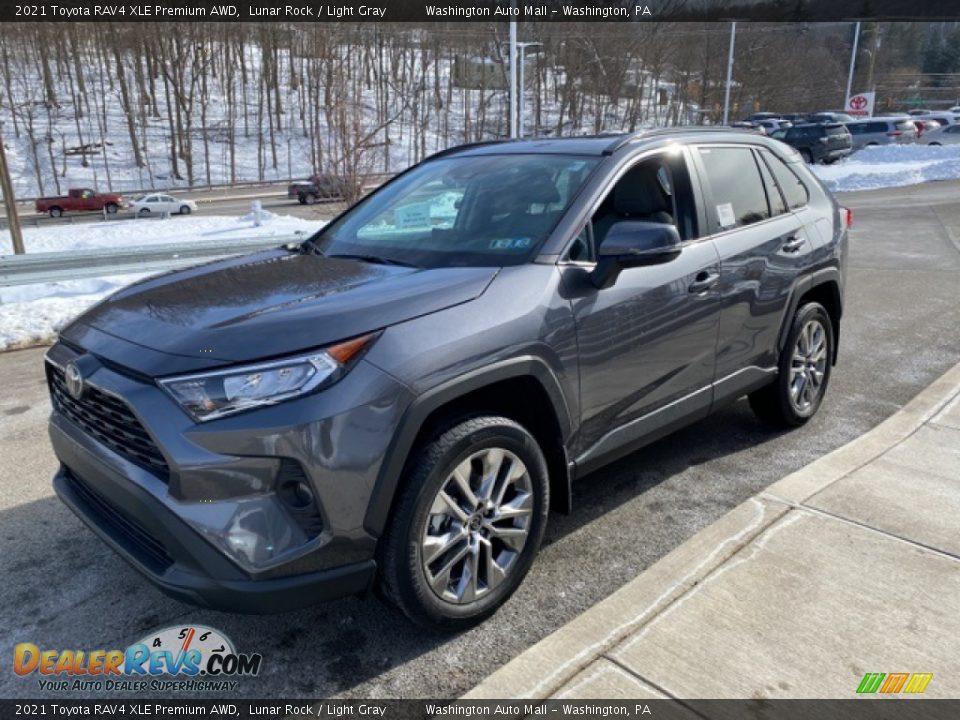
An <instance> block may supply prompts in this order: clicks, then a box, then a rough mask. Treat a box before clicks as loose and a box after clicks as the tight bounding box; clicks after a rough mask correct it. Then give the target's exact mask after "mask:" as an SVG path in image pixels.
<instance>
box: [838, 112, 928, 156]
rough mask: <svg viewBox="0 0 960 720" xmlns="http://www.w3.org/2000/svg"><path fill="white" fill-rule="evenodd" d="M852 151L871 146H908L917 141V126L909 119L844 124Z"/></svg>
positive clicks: (883, 118)
mask: <svg viewBox="0 0 960 720" xmlns="http://www.w3.org/2000/svg"><path fill="white" fill-rule="evenodd" d="M846 127H847V130H848V131H849V132H850V137H851V138H852V140H853V149H854V151H857V150H860V149H862V148H865V147H867V146H872V145H908V144H912V143H915V142H916V141H917V126H916V124H915V123H914V122H913V120H910V119H904V118H885V117H879V118H871V119H869V120H854V121H852V122H848V123H846Z"/></svg>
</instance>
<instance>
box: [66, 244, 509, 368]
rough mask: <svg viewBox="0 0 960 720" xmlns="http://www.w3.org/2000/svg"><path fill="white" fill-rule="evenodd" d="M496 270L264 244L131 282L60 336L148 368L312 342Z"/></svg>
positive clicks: (463, 287)
mask: <svg viewBox="0 0 960 720" xmlns="http://www.w3.org/2000/svg"><path fill="white" fill-rule="evenodd" d="M496 273H497V268H481V267H470V268H437V269H432V270H417V269H414V268H406V267H397V266H390V265H378V264H372V263H367V262H362V261H357V260H349V259H338V258H326V257H322V256H318V255H305V254H300V253H299V252H297V253H291V252H287V251H284V250H271V251H268V252H262V253H257V254H255V255H247V256H243V257H237V258H230V259H227V260H220V261H216V262H213V263H208V264H205V265H199V266H195V267H192V268H189V269H187V270H182V271H177V272H171V273H167V274H164V275H160V276H156V277H153V278H149V279H146V280H143V281H141V282H138V283H135V284H134V285H131V286H129V287H127V288H124V289H123V290H120V291H119V292H117V293H115V294H114V295H111V296H110V297H109V298H107V299H106V300H104V301H103V302H101V303H100V304H98V305H96V306H94V307H93V308H91V309H90V310H88V311H87V312H86V313H84V314H83V315H81V316H80V317H78V318H77V319H76V320H75V321H74V322H73V323H72V324H71V325H70V326H68V327H67V328H65V329H64V330H63V332H62V333H61V336H62V337H63V338H64V339H65V340H67V341H68V342H73V343H74V344H76V345H79V346H80V347H82V348H83V349H85V350H88V351H90V352H93V353H94V354H98V355H100V356H101V357H105V358H106V359H108V360H114V361H115V362H117V363H119V364H121V365H124V366H126V367H130V368H131V369H134V370H138V371H141V372H144V373H147V374H150V375H158V374H165V373H166V372H171V371H173V372H179V371H183V370H187V369H191V370H192V369H198V368H202V367H212V366H216V365H223V364H229V363H235V362H244V361H249V360H257V359H261V358H266V357H272V356H278V355H285V354H289V353H295V352H299V351H301V350H308V349H312V348H316V347H321V346H324V345H328V344H331V343H336V342H338V341H341V340H346V339H349V338H351V337H355V336H357V335H362V334H364V333H368V332H371V331H374V330H379V329H381V328H385V327H387V326H389V325H393V324H396V323H398V322H402V321H404V320H409V319H411V318H414V317H418V316H421V315H426V314H429V313H433V312H437V311H439V310H443V309H444V308H448V307H451V306H453V305H458V304H461V303H465V302H468V301H470V300H473V299H474V298H476V297H478V296H479V295H480V294H482V293H483V291H484V290H485V289H486V287H487V286H488V285H489V284H490V281H491V280H492V279H493V277H494V276H495V275H496ZM135 348H142V349H145V350H148V352H143V353H137V352H135ZM164 358H166V360H164ZM174 358H175V359H174Z"/></svg>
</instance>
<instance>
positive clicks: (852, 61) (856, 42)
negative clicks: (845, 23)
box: [843, 21, 860, 108]
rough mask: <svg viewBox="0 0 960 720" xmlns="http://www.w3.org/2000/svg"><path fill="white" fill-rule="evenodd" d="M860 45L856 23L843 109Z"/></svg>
mask: <svg viewBox="0 0 960 720" xmlns="http://www.w3.org/2000/svg"><path fill="white" fill-rule="evenodd" d="M859 44H860V23H859V21H858V22H857V26H856V29H855V30H854V31H853V50H852V51H851V52H850V72H849V74H848V75H847V96H846V97H845V98H844V99H843V107H844V108H846V107H847V103H849V102H850V93H851V91H852V90H853V69H854V68H855V67H856V66H857V45H859Z"/></svg>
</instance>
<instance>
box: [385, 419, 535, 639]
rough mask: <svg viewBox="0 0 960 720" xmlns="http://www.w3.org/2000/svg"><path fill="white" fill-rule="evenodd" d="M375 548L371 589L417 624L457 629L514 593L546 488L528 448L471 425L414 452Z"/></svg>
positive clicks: (498, 429)
mask: <svg viewBox="0 0 960 720" xmlns="http://www.w3.org/2000/svg"><path fill="white" fill-rule="evenodd" d="M409 473H410V474H409V481H408V482H407V484H406V486H405V487H404V489H403V490H402V491H401V494H400V496H399V498H398V501H397V506H396V508H395V509H394V512H393V516H392V520H391V523H390V527H389V529H388V531H387V533H386V535H385V537H384V539H383V541H382V546H381V556H380V567H381V568H382V577H381V579H380V589H381V591H382V592H383V594H384V595H385V596H386V597H387V599H388V600H390V601H391V602H392V603H394V604H395V605H397V606H398V607H399V608H400V609H401V610H402V611H403V612H404V613H405V614H406V615H407V616H408V617H409V618H410V619H411V620H413V621H414V622H416V623H418V624H421V625H428V626H438V625H439V626H445V627H448V628H454V629H455V628H463V627H468V626H470V625H473V624H475V623H478V622H480V621H481V620H483V619H485V618H487V617H489V616H490V615H492V614H493V613H494V612H495V611H496V610H497V608H498V607H500V605H502V604H503V603H504V602H505V601H506V600H507V598H509V597H510V595H511V594H512V593H513V592H514V591H515V590H516V589H517V587H519V585H520V583H521V582H522V580H523V578H524V576H525V575H526V574H527V571H528V570H529V569H530V565H531V564H532V563H533V560H534V557H535V556H536V554H537V551H538V550H539V547H540V541H541V540H542V538H543V533H544V529H545V528H546V522H547V510H548V506H549V480H548V476H547V467H546V461H545V460H544V457H543V453H542V452H541V450H540V448H539V446H538V445H537V442H536V440H534V438H533V436H532V435H530V433H528V432H527V431H526V430H525V429H524V428H523V427H521V426H520V425H518V424H517V423H515V422H514V421H512V420H510V419H508V418H504V417H478V418H473V419H471V420H467V421H465V422H463V423H460V424H459V425H456V426H454V427H452V428H450V429H449V430H447V431H446V432H444V433H443V434H441V435H440V436H439V437H438V438H436V439H435V440H433V441H432V442H430V443H429V444H427V445H426V446H424V447H423V448H422V449H421V450H420V451H419V452H418V453H417V455H416V457H415V458H414V460H413V462H412V463H411V465H410V467H409Z"/></svg>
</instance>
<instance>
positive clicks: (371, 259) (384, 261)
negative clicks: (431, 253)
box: [326, 253, 423, 270]
mask: <svg viewBox="0 0 960 720" xmlns="http://www.w3.org/2000/svg"><path fill="white" fill-rule="evenodd" d="M326 257H329V258H346V259H348V260H361V261H363V262H368V263H376V264H377V265H397V266H399V267H409V268H416V269H417V270H423V266H422V265H417V264H416V263H412V262H407V261H406V260H394V259H393V258H387V257H381V256H380V255H363V254H353V253H344V254H342V255H341V254H337V255H327V256H326Z"/></svg>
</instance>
